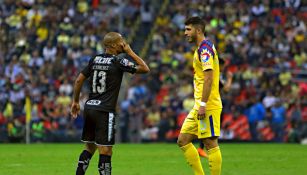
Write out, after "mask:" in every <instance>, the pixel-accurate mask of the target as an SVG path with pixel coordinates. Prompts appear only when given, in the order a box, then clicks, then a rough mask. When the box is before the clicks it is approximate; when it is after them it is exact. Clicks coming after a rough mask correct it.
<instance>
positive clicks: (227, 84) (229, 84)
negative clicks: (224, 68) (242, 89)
mask: <svg viewBox="0 0 307 175" xmlns="http://www.w3.org/2000/svg"><path fill="white" fill-rule="evenodd" d="M231 84H232V78H227V80H226V83H225V86H224V88H223V89H224V91H225V92H228V91H229V90H230V87H231Z"/></svg>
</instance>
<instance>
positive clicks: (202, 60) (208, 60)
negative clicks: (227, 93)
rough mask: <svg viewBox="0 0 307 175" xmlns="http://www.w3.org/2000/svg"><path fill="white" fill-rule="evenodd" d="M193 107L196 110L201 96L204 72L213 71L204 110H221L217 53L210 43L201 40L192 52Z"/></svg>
mask: <svg viewBox="0 0 307 175" xmlns="http://www.w3.org/2000/svg"><path fill="white" fill-rule="evenodd" d="M193 68H194V81H193V83H194V99H195V103H194V107H193V109H195V110H198V109H199V106H200V102H201V99H202V95H203V84H204V71H205V70H209V69H211V70H212V71H213V81H212V88H211V93H210V95H209V99H208V101H207V104H206V110H213V109H221V108H222V100H221V96H220V92H219V78H220V67H219V59H218V55H217V51H216V49H215V47H214V45H213V43H212V42H210V41H209V40H203V41H202V43H201V44H200V46H199V47H198V48H197V49H196V50H195V52H194V59H193Z"/></svg>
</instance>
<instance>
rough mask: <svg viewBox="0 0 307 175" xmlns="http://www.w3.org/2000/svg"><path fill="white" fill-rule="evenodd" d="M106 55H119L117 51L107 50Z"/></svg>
mask: <svg viewBox="0 0 307 175" xmlns="http://www.w3.org/2000/svg"><path fill="white" fill-rule="evenodd" d="M105 53H106V54H110V55H118V53H117V51H116V50H115V49H109V48H108V49H106V51H105Z"/></svg>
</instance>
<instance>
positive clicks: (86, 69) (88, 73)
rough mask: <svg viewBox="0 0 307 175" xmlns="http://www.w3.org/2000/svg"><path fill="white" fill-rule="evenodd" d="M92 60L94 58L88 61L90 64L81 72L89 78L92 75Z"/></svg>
mask: <svg viewBox="0 0 307 175" xmlns="http://www.w3.org/2000/svg"><path fill="white" fill-rule="evenodd" d="M92 62H93V59H90V61H89V62H88V65H87V66H86V67H85V68H84V69H83V70H82V71H81V73H82V74H83V75H84V76H85V77H86V78H87V77H89V76H90V75H91V69H92Z"/></svg>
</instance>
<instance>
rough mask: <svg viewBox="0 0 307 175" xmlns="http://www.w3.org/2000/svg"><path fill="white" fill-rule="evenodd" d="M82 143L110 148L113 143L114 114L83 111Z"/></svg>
mask: <svg viewBox="0 0 307 175" xmlns="http://www.w3.org/2000/svg"><path fill="white" fill-rule="evenodd" d="M81 141H82V142H86V143H95V144H96V145H101V146H112V145H114V142H115V115H114V113H109V112H104V111H97V110H93V109H86V108H85V109H84V126H83V132H82V138H81Z"/></svg>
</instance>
